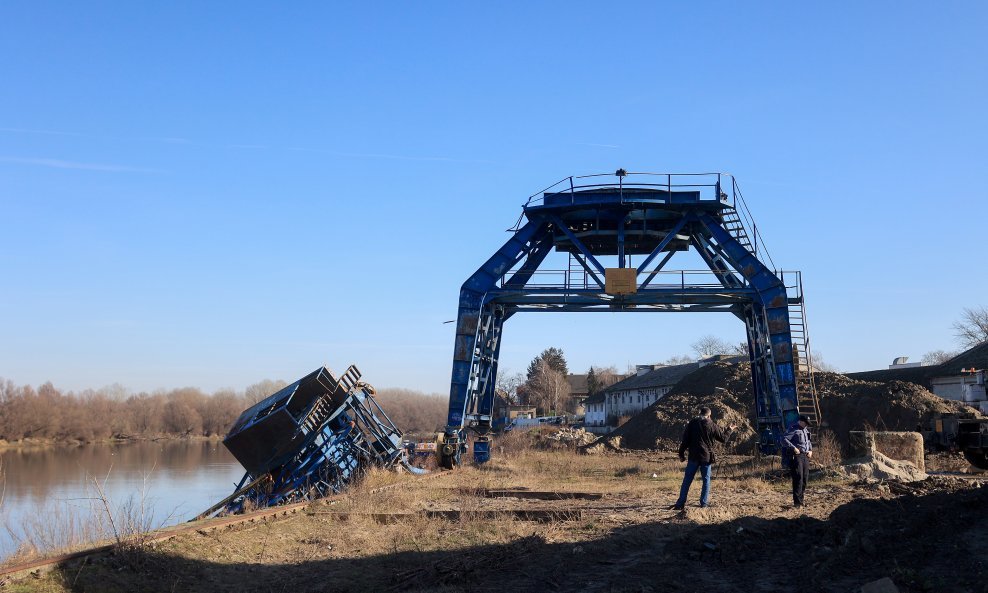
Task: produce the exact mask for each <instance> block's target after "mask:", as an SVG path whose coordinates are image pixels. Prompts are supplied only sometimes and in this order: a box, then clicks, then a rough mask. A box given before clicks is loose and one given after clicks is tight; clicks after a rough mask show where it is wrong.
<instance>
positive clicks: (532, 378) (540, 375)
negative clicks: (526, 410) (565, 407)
mask: <svg viewBox="0 0 988 593" xmlns="http://www.w3.org/2000/svg"><path fill="white" fill-rule="evenodd" d="M525 393H526V395H527V396H528V401H529V403H531V404H534V405H535V406H536V407H537V408H539V409H540V410H541V411H542V413H543V414H546V413H549V412H559V411H560V407H561V406H560V404H561V403H562V402H563V401H564V400H565V399H567V398H568V397H569V394H570V386H569V381H567V380H566V376H565V375H564V374H562V373H561V372H559V371H557V370H556V369H554V368H553V367H552V364H551V362H550V361H548V360H545V359H536V360H534V361H532V365H531V366H530V367H529V376H528V381H527V382H526V383H525Z"/></svg>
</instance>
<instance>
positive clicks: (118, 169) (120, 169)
mask: <svg viewBox="0 0 988 593" xmlns="http://www.w3.org/2000/svg"><path fill="white" fill-rule="evenodd" d="M0 162H4V163H16V164H18V165H36V166H39V167H50V168H52V169H77V170H82V171H104V172H109V173H160V172H161V171H159V170H157V169H143V168H140V167H128V166H125V165H112V164H101V163H80V162H78V161H65V160H62V159H28V158H17V157H0Z"/></svg>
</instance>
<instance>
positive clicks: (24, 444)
mask: <svg viewBox="0 0 988 593" xmlns="http://www.w3.org/2000/svg"><path fill="white" fill-rule="evenodd" d="M222 440H223V437H222V436H220V435H211V436H202V435H167V434H166V435H154V436H132V437H131V436H128V437H113V438H109V439H95V440H91V441H82V440H78V439H64V440H63V439H35V438H27V439H21V440H18V441H5V440H4V439H0V453H3V452H5V451H14V450H32V451H35V450H41V449H55V448H58V447H81V446H83V445H127V444H132V443H157V442H173V441H187V442H192V443H194V442H206V443H216V442H220V441H222Z"/></svg>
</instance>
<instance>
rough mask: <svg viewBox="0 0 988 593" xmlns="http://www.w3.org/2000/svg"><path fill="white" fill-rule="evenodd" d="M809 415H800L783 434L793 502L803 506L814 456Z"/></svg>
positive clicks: (784, 452)
mask: <svg viewBox="0 0 988 593" xmlns="http://www.w3.org/2000/svg"><path fill="white" fill-rule="evenodd" d="M809 425H810V418H809V416H800V417H799V420H797V421H796V422H794V423H793V424H792V426H790V427H789V430H788V431H786V433H785V434H784V435H782V456H783V458H784V459H788V460H789V475H791V476H792V504H793V505H794V506H796V507H797V508H798V507H801V506H803V493H804V492H806V482H807V481H809V479H810V458H811V457H813V443H811V442H810V431H809V429H808V427H809Z"/></svg>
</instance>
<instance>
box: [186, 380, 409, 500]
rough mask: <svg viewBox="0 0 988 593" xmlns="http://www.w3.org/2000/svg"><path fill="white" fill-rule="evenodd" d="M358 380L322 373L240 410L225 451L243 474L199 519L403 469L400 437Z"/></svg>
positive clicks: (313, 493) (314, 495)
mask: <svg viewBox="0 0 988 593" xmlns="http://www.w3.org/2000/svg"><path fill="white" fill-rule="evenodd" d="M360 377H361V375H360V371H359V370H358V369H357V367H356V366H354V365H351V366H350V367H349V368H348V369H347V370H346V372H345V373H343V374H342V375H341V376H340V377H339V378H337V377H336V376H335V375H334V374H333V372H332V371H331V370H329V369H328V368H326V367H322V368H319V369H316V370H315V371H313V372H312V373H310V374H308V375H306V376H305V377H303V378H301V379H299V380H298V381H296V382H294V383H292V384H291V385H288V386H287V387H284V388H283V389H280V390H279V391H277V392H276V393H274V394H272V395H270V396H268V397H267V398H265V399H264V400H262V401H260V402H258V403H257V404H255V405H253V406H251V407H250V408H248V409H247V410H245V411H244V412H243V413H242V414H241V415H240V418H238V420H237V422H236V423H234V426H233V428H232V429H230V432H229V434H228V435H227V437H226V438H225V439H224V440H223V444H224V445H225V446H226V447H227V449H229V450H230V452H231V453H232V454H233V456H234V457H235V458H236V459H237V461H239V462H240V463H241V464H242V465H243V466H244V468H245V469H246V470H247V472H246V473H245V474H244V477H243V478H242V479H241V480H240V482H239V483H238V484H237V486H236V488H235V490H234V492H233V494H231V495H230V496H228V497H227V498H225V499H224V500H222V501H220V502H219V503H217V504H216V505H214V506H213V507H212V508H210V509H209V510H207V511H206V512H205V513H203V514H202V515H200V516H208V515H210V514H213V513H215V512H217V511H219V510H225V511H226V512H238V511H241V510H243V509H244V508H245V507H247V506H254V507H267V506H274V505H279V504H288V503H293V502H300V501H304V500H311V499H314V498H319V497H323V496H327V495H330V494H336V493H339V492H340V491H341V490H342V489H343V488H344V486H346V485H347V484H348V483H349V482H351V481H352V480H354V479H355V478H356V477H357V476H359V475H360V473H361V472H362V471H364V470H365V469H366V468H368V467H370V466H374V465H376V466H381V467H390V466H393V465H395V464H396V463H399V462H403V461H404V457H403V456H404V449H403V448H402V447H401V431H399V430H398V428H397V427H396V426H395V425H394V422H392V421H391V419H390V418H389V417H388V415H387V414H386V413H385V412H384V410H383V409H382V408H381V406H380V405H379V404H378V403H377V401H376V400H375V399H374V397H373V394H374V388H373V387H371V386H370V385H369V384H367V383H364V382H362V381H360Z"/></svg>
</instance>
